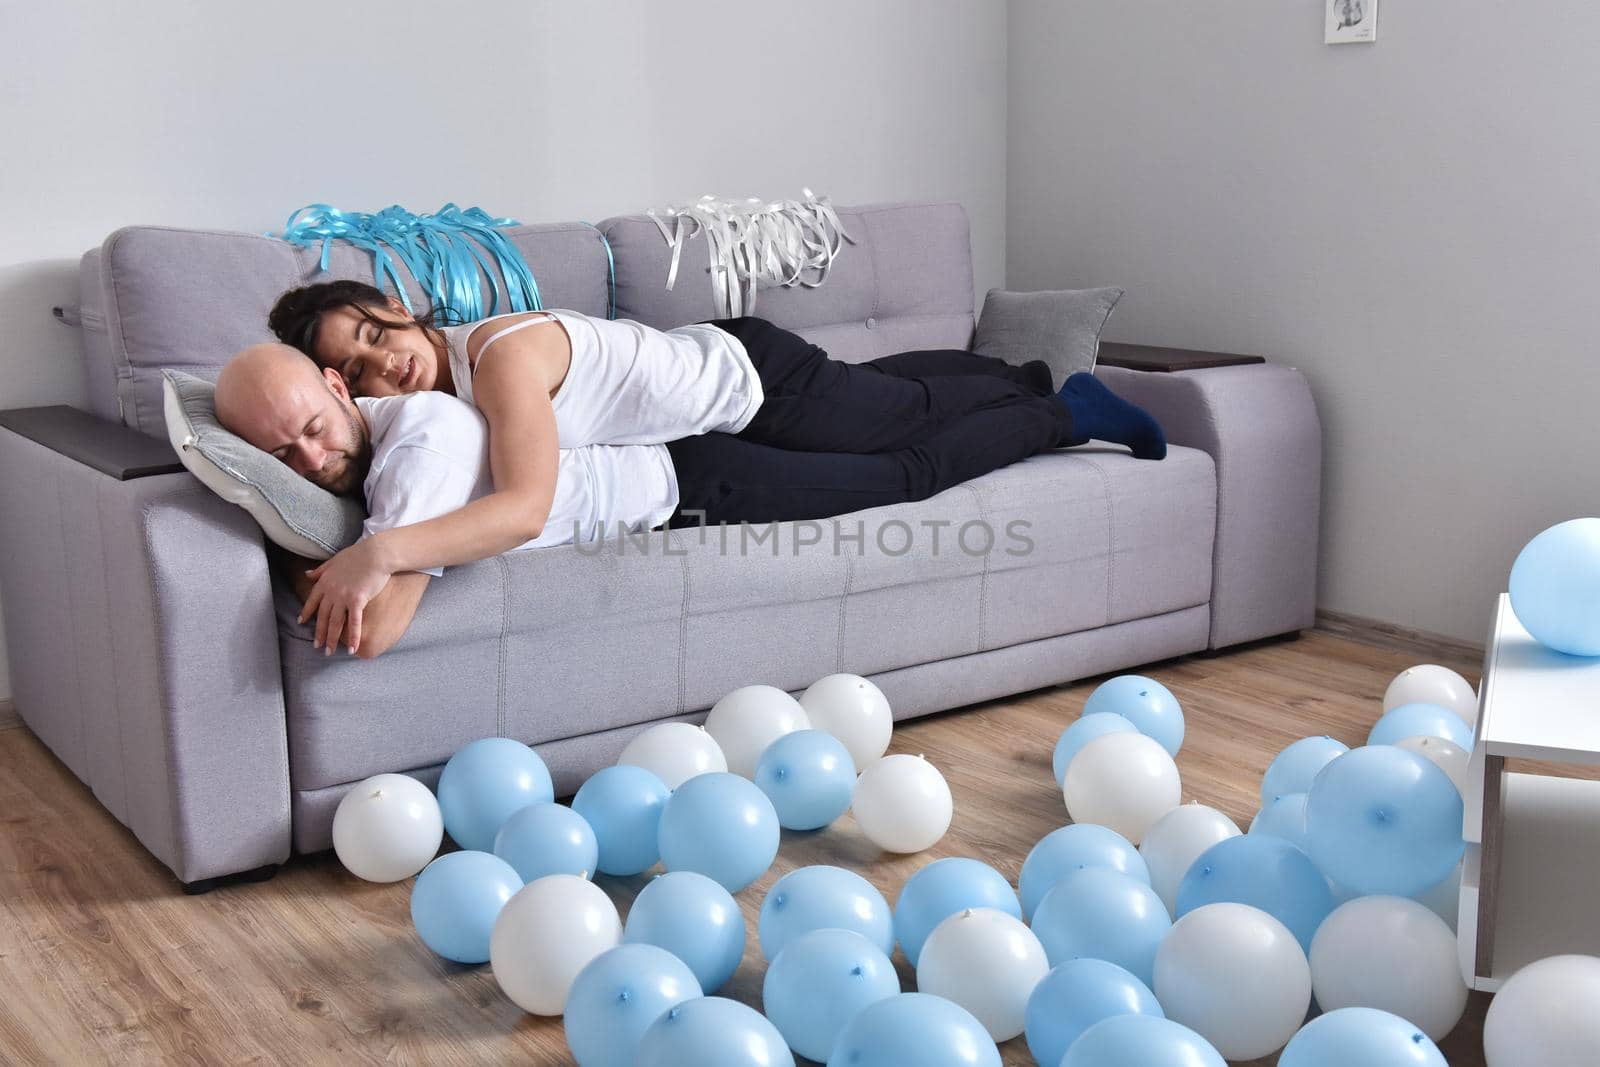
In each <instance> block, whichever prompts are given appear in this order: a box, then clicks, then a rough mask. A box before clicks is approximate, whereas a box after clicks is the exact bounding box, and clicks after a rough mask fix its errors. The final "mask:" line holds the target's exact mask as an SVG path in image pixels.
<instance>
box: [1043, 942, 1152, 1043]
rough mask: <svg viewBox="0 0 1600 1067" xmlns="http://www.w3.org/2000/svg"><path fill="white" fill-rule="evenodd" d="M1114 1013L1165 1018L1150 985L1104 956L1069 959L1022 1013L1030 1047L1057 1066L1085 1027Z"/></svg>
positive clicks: (1059, 967)
mask: <svg viewBox="0 0 1600 1067" xmlns="http://www.w3.org/2000/svg"><path fill="white" fill-rule="evenodd" d="M1114 1015H1153V1016H1155V1017H1156V1018H1158V1019H1159V1018H1165V1014H1164V1013H1163V1012H1162V1010H1161V1005H1160V1003H1158V1002H1157V1001H1156V995H1155V994H1154V993H1152V992H1150V987H1149V986H1147V985H1145V984H1144V983H1143V982H1141V981H1139V979H1137V978H1135V977H1134V976H1133V975H1131V974H1129V973H1128V971H1127V969H1126V968H1123V967H1118V966H1117V965H1116V964H1115V963H1108V962H1107V961H1105V960H1091V959H1077V960H1068V961H1066V962H1065V963H1063V964H1061V965H1059V966H1057V967H1056V968H1055V969H1054V970H1052V971H1051V972H1050V973H1049V974H1047V975H1045V976H1044V980H1043V981H1041V982H1040V983H1039V984H1038V985H1036V986H1034V987H1033V993H1032V994H1031V995H1030V996H1029V997H1028V1011H1027V1014H1026V1016H1025V1019H1026V1022H1025V1024H1024V1025H1025V1027H1026V1029H1025V1030H1024V1031H1023V1032H1024V1034H1025V1035H1026V1036H1027V1039H1028V1051H1029V1052H1031V1053H1033V1058H1034V1060H1035V1061H1036V1062H1038V1063H1054V1064H1059V1063H1060V1062H1061V1057H1062V1056H1065V1055H1066V1053H1067V1049H1068V1048H1069V1047H1070V1046H1071V1045H1072V1043H1073V1042H1074V1041H1076V1040H1077V1039H1078V1038H1079V1036H1081V1035H1082V1034H1083V1032H1084V1031H1085V1030H1087V1029H1089V1027H1091V1026H1093V1025H1094V1024H1095V1023H1097V1022H1099V1021H1100V1020H1102V1019H1109V1018H1111V1017H1112V1016H1114Z"/></svg>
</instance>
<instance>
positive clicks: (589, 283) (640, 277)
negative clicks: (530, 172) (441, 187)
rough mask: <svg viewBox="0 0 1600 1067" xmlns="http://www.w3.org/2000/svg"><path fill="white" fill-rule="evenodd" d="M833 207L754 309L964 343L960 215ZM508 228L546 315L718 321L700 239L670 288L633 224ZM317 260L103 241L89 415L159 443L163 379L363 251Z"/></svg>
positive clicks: (225, 347) (213, 359) (876, 346)
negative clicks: (826, 262) (548, 310)
mask: <svg viewBox="0 0 1600 1067" xmlns="http://www.w3.org/2000/svg"><path fill="white" fill-rule="evenodd" d="M835 210H836V211H837V213H838V215H839V220H840V222H841V224H842V225H843V228H844V231H845V232H846V233H848V234H849V235H850V236H851V237H852V238H854V241H853V242H851V241H845V242H844V244H843V248H842V249H841V251H840V253H839V255H838V257H837V258H836V259H835V260H834V263H833V267H832V270H831V272H830V273H829V275H828V278H827V280H826V281H825V282H824V283H823V284H822V285H821V286H817V287H814V288H813V287H805V286H799V285H796V286H793V287H790V288H774V289H762V290H760V291H759V292H758V293H757V299H756V306H755V308H754V313H755V314H756V315H759V316H761V317H763V318H767V319H770V320H771V321H773V322H775V323H777V324H778V325H780V326H783V327H785V328H787V329H791V330H794V331H796V332H797V333H799V334H801V335H802V336H804V337H805V338H806V339H807V340H809V341H811V342H812V343H813V344H817V345H820V346H822V347H823V348H825V349H827V350H828V351H829V352H830V353H831V354H832V355H834V356H836V357H837V358H840V359H847V360H851V361H860V360H863V359H871V358H873V357H875V356H879V355H887V354H888V353H890V352H900V351H906V350H910V349H918V348H967V347H969V345H970V344H971V341H972V334H973V326H974V322H975V319H974V316H973V311H974V300H973V286H972V250H971V239H970V235H969V231H968V224H967V215H966V212H965V210H964V209H963V208H962V207H961V205H960V204H958V203H953V202H945V203H917V204H904V203H901V204H893V203H886V204H869V205H866V206H863V207H855V208H836V209H835ZM505 232H506V235H507V237H508V238H509V239H510V240H511V241H512V243H514V244H515V245H516V246H517V248H518V249H519V250H520V251H521V252H522V255H523V257H524V258H525V259H526V260H527V262H528V266H529V267H530V268H531V269H532V271H533V274H534V278H535V280H536V281H537V282H538V286H539V293H540V298H541V300H542V303H543V306H545V307H557V308H570V309H572V310H574V311H581V312H583V313H584V314H586V315H597V316H602V317H606V316H609V317H613V318H619V319H633V320H635V321H638V322H643V323H646V324H648V325H651V326H655V327H657V328H659V329H670V328H672V327H674V326H681V325H683V324H685V323H689V322H696V321H701V320H704V319H710V318H714V317H716V313H717V310H716V307H715V305H714V303H713V297H712V286H711V280H710V274H709V252H708V246H707V243H706V238H705V236H704V234H698V235H697V236H696V237H695V238H693V239H692V240H689V241H686V242H685V243H684V247H683V250H682V252H681V260H680V265H679V268H678V277H677V279H676V282H675V284H674V287H673V289H671V290H670V291H669V290H668V289H667V288H666V282H667V273H668V269H669V265H670V263H671V260H672V247H671V245H670V244H668V243H667V242H666V241H664V240H663V239H662V236H661V232H660V230H659V229H657V227H656V225H655V223H654V222H653V221H651V219H650V218H649V217H648V216H646V215H643V214H639V215H626V216H617V217H613V218H609V219H606V220H604V221H602V222H600V223H598V224H597V225H590V224H588V223H582V222H565V223H550V224H544V225H535V226H517V227H512V228H509V229H508V230H506V231H505ZM319 258H320V249H318V248H297V247H295V246H294V245H290V244H288V243H286V242H284V241H281V240H278V239H276V238H272V237H265V236H262V235H260V234H250V233H231V232H221V231H214V230H191V229H177V228H172V227H162V226H132V227H127V228H125V229H121V230H118V231H116V232H115V233H113V234H112V235H111V236H110V237H108V238H107V239H106V240H105V242H104V243H103V244H102V245H101V246H100V247H99V248H98V249H95V250H93V251H91V252H89V253H88V254H87V255H85V256H84V258H83V262H82V265H81V272H80V289H81V292H80V300H81V304H80V317H81V319H82V321H83V325H84V338H85V345H86V348H87V359H88V384H89V406H90V409H91V410H92V411H94V412H95V413H96V414H99V415H103V416H106V417H108V418H113V419H120V420H121V421H122V422H124V423H126V424H127V425H129V426H132V427H135V428H136V429H139V430H142V431H143V432H145V433H147V434H151V435H152V436H157V437H162V436H165V434H166V428H165V424H164V421H163V418H162V378H161V372H162V371H163V370H165V369H167V368H175V369H178V370H182V371H185V372H187V373H190V374H193V375H196V376H197V377H201V378H205V379H207V380H215V379H216V376H217V372H218V371H219V370H220V369H221V367H222V364H223V363H224V362H226V360H227V359H228V357H229V356H230V355H232V354H233V353H234V352H236V351H238V350H239V349H241V348H243V347H245V346H246V345H250V344H255V343H257V342H261V341H271V340H273V339H274V338H273V337H272V334H271V332H270V331H269V330H268V329H267V312H268V311H269V310H271V308H272V305H273V303H274V302H275V301H276V300H277V298H278V297H279V295H281V294H282V293H283V292H284V291H285V290H286V289H290V288H293V287H294V286H297V285H305V284H308V283H310V282H315V281H327V280H332V279H334V278H359V279H361V280H363V281H371V280H372V260H371V257H370V255H369V254H368V253H365V252H362V251H360V250H358V249H355V248H352V247H350V246H348V245H341V244H338V243H336V244H335V245H334V247H333V254H332V256H331V258H330V262H329V269H328V272H327V273H326V274H324V273H322V272H320V271H319V270H318V265H319V264H318V260H319ZM397 268H398V269H399V271H400V272H401V275H402V277H403V278H404V279H405V280H406V283H407V289H408V291H409V292H410V293H411V295H412V298H413V300H414V301H416V302H418V305H419V306H421V305H422V304H424V303H425V301H423V300H422V296H421V291H420V289H419V288H418V287H417V286H416V284H415V282H414V281H412V280H411V279H410V278H409V276H408V275H406V274H405V268H404V266H403V265H399V264H397ZM807 277H808V278H809V277H811V275H810V274H808V275H807ZM613 279H614V281H613ZM613 308H614V314H612V311H613ZM501 310H506V309H505V308H501Z"/></svg>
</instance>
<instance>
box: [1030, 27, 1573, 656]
mask: <svg viewBox="0 0 1600 1067" xmlns="http://www.w3.org/2000/svg"><path fill="white" fill-rule="evenodd" d="M1009 33H1010V40H1011V46H1010V55H1009V66H1008V70H1009V78H1010V94H1009V99H1010V107H1009V112H1008V135H1007V146H1008V152H1007V159H1008V165H1007V198H1006V202H1007V220H1008V222H1007V232H1008V234H1009V242H1008V245H1007V260H1006V280H1007V283H1008V284H1009V286H1010V287H1011V288H1017V289H1037V288H1064V287H1076V286H1085V285H1103V284H1112V283H1115V284H1119V285H1124V286H1126V287H1127V288H1128V295H1127V297H1125V298H1124V300H1123V302H1122V304H1121V305H1120V306H1119V308H1118V310H1117V312H1116V314H1115V316H1114V317H1113V319H1112V321H1111V325H1110V326H1109V327H1108V330H1107V334H1106V336H1107V337H1108V338H1111V339H1114V340H1124V341H1138V342H1145V343H1150V344H1168V345H1179V346H1187V347H1194V348H1207V349H1220V350H1227V351H1237V352H1252V353H1261V354H1264V355H1267V356H1269V357H1271V358H1272V359H1275V360H1281V361H1283V362H1286V363H1289V364H1291V365H1295V366H1298V367H1299V368H1300V369H1301V370H1302V371H1304V372H1305V374H1306V375H1307V376H1308V377H1309V379H1310V381H1311V386H1312V389H1313V392H1314V394H1315V395H1316V398H1317V401H1318V405H1319V407H1320V410H1321V413H1322V419H1323V426H1324V432H1325V436H1324V447H1325V449H1326V461H1325V475H1326V477H1325V482H1324V486H1325V488H1324V509H1325V510H1324V516H1325V519H1324V525H1323V542H1322V544H1323V548H1322V567H1321V581H1322V587H1321V593H1320V604H1321V606H1322V607H1323V608H1326V609H1332V610H1335V611H1343V612H1351V613H1355V614H1360V615H1367V616H1372V617H1375V618H1378V619H1383V620H1386V621H1389V622H1393V623H1397V624H1401V625H1404V626H1412V627H1418V628H1422V629H1426V630H1432V631H1436V632H1439V633H1444V634H1449V635H1453V636H1456V637H1462V638H1467V639H1471V640H1474V641H1482V640H1483V639H1484V637H1485V636H1486V633H1487V630H1488V626H1489V611H1490V607H1491V602H1492V597H1493V596H1494V594H1496V593H1497V592H1499V591H1501V590H1503V589H1505V587H1506V577H1507V574H1508V572H1509V569H1510V566H1511V562H1512V560H1513V559H1514V558H1515V555H1516V552H1517V550H1518V549H1519V548H1520V547H1521V546H1522V545H1523V544H1524V543H1525V542H1526V541H1527V539H1528V538H1529V537H1531V536H1532V535H1533V534H1535V533H1537V532H1538V531H1539V530H1541V529H1543V528H1544V527H1546V526H1549V525H1551V524H1553V523H1555V522H1558V521H1561V520H1563V519H1568V518H1574V517H1577V516H1581V515H1593V514H1597V513H1600V475H1597V473H1596V453H1597V448H1596V446H1597V445H1600V431H1597V430H1596V428H1595V419H1594V412H1595V408H1596V404H1597V403H1600V369H1597V368H1600V360H1597V358H1596V356H1595V345H1596V340H1597V337H1600V323H1597V316H1596V314H1595V308H1596V300H1595V296H1594V291H1595V288H1596V286H1597V285H1600V180H1597V175H1600V113H1597V103H1596V102H1597V101H1600V63H1596V61H1595V56H1596V54H1597V51H1600V10H1596V8H1595V7H1594V5H1593V4H1589V3H1579V2H1577V0H1565V2H1558V3H1550V4H1540V5H1528V6H1526V7H1525V8H1524V7H1517V8H1511V7H1507V6H1506V5H1503V4H1460V3H1447V2H1445V0H1406V2H1403V3H1402V2H1400V0H1384V3H1383V4H1382V7H1381V8H1380V12H1379V20H1378V41H1377V42H1376V43H1375V44H1367V45H1336V46H1330V45H1324V44H1322V3H1321V0H1236V2H1233V3H1227V4H1211V5H1201V4H1195V3H1193V2H1192V0H1140V2H1138V3H1129V2H1127V0H1077V2H1075V3H1070V4H1066V3H1059V2H1055V0H1013V2H1012V3H1011V5H1010V24H1009Z"/></svg>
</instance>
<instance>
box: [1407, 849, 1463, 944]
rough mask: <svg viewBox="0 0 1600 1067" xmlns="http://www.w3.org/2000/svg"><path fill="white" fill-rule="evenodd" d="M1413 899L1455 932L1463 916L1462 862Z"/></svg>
mask: <svg viewBox="0 0 1600 1067" xmlns="http://www.w3.org/2000/svg"><path fill="white" fill-rule="evenodd" d="M1412 899H1413V900H1415V901H1416V902H1417V903H1419V904H1422V905H1424V906H1426V907H1427V909H1428V910H1429V911H1431V912H1433V913H1434V914H1435V915H1437V916H1439V918H1441V919H1443V920H1444V924H1445V925H1446V926H1448V927H1450V932H1451V933H1454V932H1455V931H1456V928H1457V927H1456V924H1457V922H1458V921H1459V920H1460V917H1461V864H1459V863H1457V864H1456V869H1455V870H1453V871H1451V872H1450V873H1449V874H1447V875H1445V876H1444V878H1442V879H1441V880H1440V881H1439V883H1438V884H1437V885H1434V886H1430V887H1428V888H1427V889H1424V890H1423V891H1422V892H1420V893H1418V894H1417V895H1416V896H1415V897H1413V898H1412Z"/></svg>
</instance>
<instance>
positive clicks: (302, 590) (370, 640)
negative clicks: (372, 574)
mask: <svg viewBox="0 0 1600 1067" xmlns="http://www.w3.org/2000/svg"><path fill="white" fill-rule="evenodd" d="M278 555H279V557H280V558H279V560H278V563H279V565H280V567H281V569H282V571H283V575H284V577H285V578H287V579H288V580H289V586H290V588H291V589H293V590H294V594H295V596H296V597H297V598H298V599H299V601H300V603H301V604H302V605H304V604H305V602H306V600H307V598H309V597H310V595H311V590H312V588H313V587H314V586H315V585H316V582H315V581H314V580H313V579H312V578H311V575H310V573H309V571H310V568H312V567H315V566H316V565H317V561H316V560H314V559H307V558H306V557H304V556H300V555H296V554H295V553H293V552H288V551H281V550H280V552H279V553H278ZM430 577H431V575H427V574H419V573H417V572H415V571H407V572H405V573H403V574H396V575H394V576H393V577H391V578H390V579H389V582H388V584H387V585H385V586H384V587H383V589H382V590H380V591H379V592H378V594H377V595H376V596H374V597H373V598H372V599H371V600H370V601H368V602H367V607H366V610H365V611H364V612H363V613H362V626H363V628H364V629H365V631H366V633H365V635H364V637H363V639H362V641H361V647H360V648H359V649H358V650H357V653H356V654H357V655H359V656H360V657H361V658H362V659H371V658H373V657H374V656H381V655H382V654H383V653H385V652H387V651H389V649H391V648H393V647H394V646H395V643H396V642H397V641H399V640H400V638H401V637H403V636H405V632H406V630H407V629H409V628H410V626H411V620H412V619H414V618H415V617H416V614H417V606H418V605H419V604H421V603H422V594H423V593H424V592H426V591H427V589H428V579H429V578H430ZM302 621H304V620H303V619H302Z"/></svg>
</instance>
